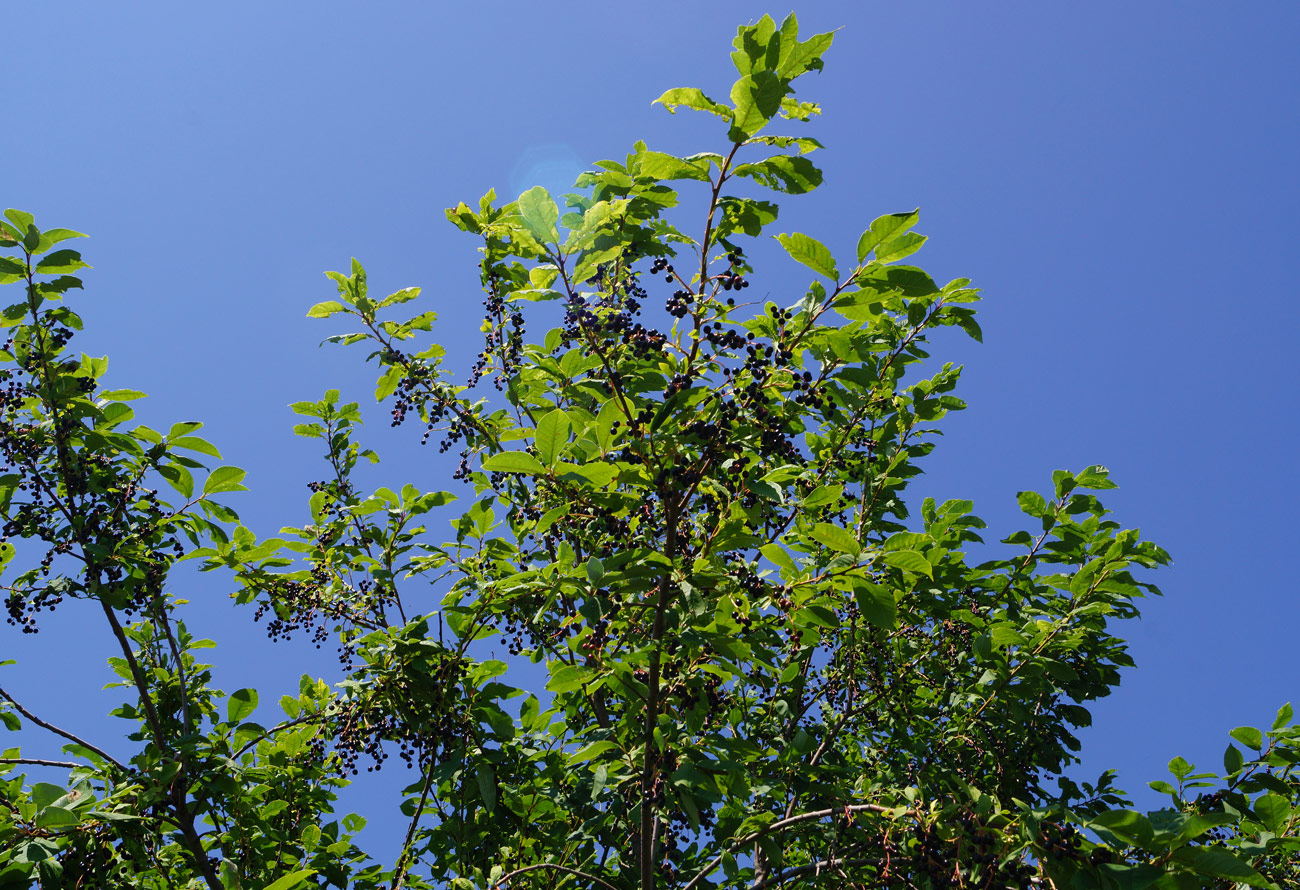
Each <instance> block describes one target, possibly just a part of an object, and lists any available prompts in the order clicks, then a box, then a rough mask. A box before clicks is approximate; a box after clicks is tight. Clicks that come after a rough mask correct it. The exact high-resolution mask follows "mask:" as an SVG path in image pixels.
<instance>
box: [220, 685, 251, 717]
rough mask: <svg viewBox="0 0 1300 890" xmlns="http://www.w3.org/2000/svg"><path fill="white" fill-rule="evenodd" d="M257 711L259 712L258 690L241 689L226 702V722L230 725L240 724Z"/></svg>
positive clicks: (233, 693)
mask: <svg viewBox="0 0 1300 890" xmlns="http://www.w3.org/2000/svg"><path fill="white" fill-rule="evenodd" d="M255 710H257V690H256V689H239V690H237V691H235V692H232V693H231V694H230V698H229V699H228V700H227V701H226V720H227V722H229V723H239V722H240V721H242V720H243V719H244V718H245V717H247V716H248V715H249V714H251V713H253V711H255Z"/></svg>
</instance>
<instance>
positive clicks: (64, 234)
mask: <svg viewBox="0 0 1300 890" xmlns="http://www.w3.org/2000/svg"><path fill="white" fill-rule="evenodd" d="M85 237H87V236H86V235H84V234H82V233H81V232H74V231H72V229H46V230H45V231H44V232H41V240H40V242H39V243H38V244H37V245H36V248H35V249H34V250H33V251H32V255H33V256H39V255H40V254H43V253H45V251H47V250H49V249H50V248H51V247H53V246H54V245H56V244H58V243H59V242H60V241H67V240H68V239H69V238H85Z"/></svg>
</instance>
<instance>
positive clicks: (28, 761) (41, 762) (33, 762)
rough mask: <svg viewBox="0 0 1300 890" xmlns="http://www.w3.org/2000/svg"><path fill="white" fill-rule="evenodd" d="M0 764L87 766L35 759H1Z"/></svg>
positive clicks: (66, 761) (74, 767) (72, 761)
mask: <svg viewBox="0 0 1300 890" xmlns="http://www.w3.org/2000/svg"><path fill="white" fill-rule="evenodd" d="M0 763H22V764H28V765H30V766H64V767H67V768H68V769H76V768H77V767H81V766H85V764H84V763H77V762H76V761H74V760H40V759H37V758H35V757H0Z"/></svg>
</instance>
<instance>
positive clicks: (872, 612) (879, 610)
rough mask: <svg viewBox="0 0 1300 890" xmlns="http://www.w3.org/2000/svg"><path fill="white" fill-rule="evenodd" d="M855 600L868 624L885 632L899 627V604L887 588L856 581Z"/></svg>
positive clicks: (862, 580)
mask: <svg viewBox="0 0 1300 890" xmlns="http://www.w3.org/2000/svg"><path fill="white" fill-rule="evenodd" d="M853 598H854V600H856V601H857V604H858V611H860V612H861V613H862V617H863V618H865V619H866V620H867V622H868V623H870V624H873V625H875V626H876V627H879V628H883V629H885V630H893V629H894V628H895V627H896V626H898V602H897V601H896V600H895V599H894V595H893V594H892V593H890V592H889V590H888V589H887V588H885V587H883V586H882V585H880V584H873V583H872V582H870V581H866V580H864V579H854V581H853Z"/></svg>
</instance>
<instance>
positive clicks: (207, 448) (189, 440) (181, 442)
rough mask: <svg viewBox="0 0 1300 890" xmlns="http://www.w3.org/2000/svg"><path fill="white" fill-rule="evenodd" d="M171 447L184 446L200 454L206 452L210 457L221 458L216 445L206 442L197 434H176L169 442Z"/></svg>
mask: <svg viewBox="0 0 1300 890" xmlns="http://www.w3.org/2000/svg"><path fill="white" fill-rule="evenodd" d="M169 444H170V445H171V446H172V447H173V448H184V449H186V450H188V451H197V452H199V453H200V454H206V455H209V456H210V457H215V458H217V459H218V460H220V459H221V452H220V451H218V450H217V446H215V445H213V444H212V443H211V442H208V441H207V440H206V439H200V438H199V437H198V436H178V437H177V438H175V439H172V440H171V442H170V443H169Z"/></svg>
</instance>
